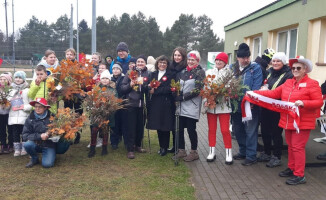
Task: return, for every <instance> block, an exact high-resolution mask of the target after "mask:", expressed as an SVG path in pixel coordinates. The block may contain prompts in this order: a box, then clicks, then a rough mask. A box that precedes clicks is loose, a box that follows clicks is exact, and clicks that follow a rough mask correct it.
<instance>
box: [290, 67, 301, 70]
mask: <svg viewBox="0 0 326 200" xmlns="http://www.w3.org/2000/svg"><path fill="white" fill-rule="evenodd" d="M301 69H302V67H292V71H294V70H297V71H300V70H301Z"/></svg>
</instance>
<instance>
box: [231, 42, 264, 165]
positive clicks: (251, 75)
mask: <svg viewBox="0 0 326 200" xmlns="http://www.w3.org/2000/svg"><path fill="white" fill-rule="evenodd" d="M237 60H238V62H236V63H235V64H232V65H231V66H230V67H231V69H232V70H233V72H234V73H235V76H236V77H238V78H241V79H242V81H243V84H244V85H246V86H248V88H249V90H259V89H260V87H261V85H262V82H263V74H262V70H261V67H260V65H259V64H257V63H255V62H251V61H250V50H249V46H248V45H247V44H245V43H242V44H240V45H239V49H238V51H237ZM241 100H242V98H241ZM240 105H241V101H240V102H239V107H238V109H237V111H236V112H235V113H232V128H233V132H234V133H235V135H236V138H237V141H238V144H239V153H238V154H236V155H235V156H234V157H233V159H234V160H244V162H242V165H244V166H249V165H252V164H254V163H256V162H257V158H256V154H257V150H256V148H257V137H258V124H259V108H258V107H257V106H255V105H252V107H251V109H252V120H250V121H248V122H246V123H242V116H241V108H240Z"/></svg>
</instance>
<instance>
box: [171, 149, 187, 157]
mask: <svg viewBox="0 0 326 200" xmlns="http://www.w3.org/2000/svg"><path fill="white" fill-rule="evenodd" d="M186 156H187V152H186V150H184V149H179V150H178V153H177V155H174V156H173V157H172V159H173V160H174V159H179V158H184V157H186Z"/></svg>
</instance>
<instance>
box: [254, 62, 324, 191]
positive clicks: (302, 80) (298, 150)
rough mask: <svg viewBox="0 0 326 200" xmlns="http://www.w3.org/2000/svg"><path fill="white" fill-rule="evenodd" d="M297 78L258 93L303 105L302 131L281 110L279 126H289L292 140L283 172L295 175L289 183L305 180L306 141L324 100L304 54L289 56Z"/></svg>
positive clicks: (289, 139) (300, 107)
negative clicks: (273, 88)
mask: <svg viewBox="0 0 326 200" xmlns="http://www.w3.org/2000/svg"><path fill="white" fill-rule="evenodd" d="M289 66H290V67H291V70H292V73H293V76H294V78H293V79H288V80H287V81H286V82H285V83H284V84H283V85H281V86H279V87H278V88H276V89H275V90H268V91H267V90H266V91H255V92H256V93H257V94H261V95H263V96H267V97H270V98H274V99H281V100H282V101H286V102H294V104H295V105H296V106H298V107H299V111H300V116H299V117H300V123H299V124H298V126H299V130H300V132H299V133H297V132H296V129H295V127H294V118H293V117H291V116H290V115H289V114H286V113H281V119H280V122H279V124H278V125H279V126H280V127H281V128H284V129H285V139H286V142H287V144H288V159H289V160H288V168H287V169H286V170H284V171H282V172H280V173H279V176H281V177H292V176H293V175H294V176H293V177H292V178H290V179H288V180H287V181H286V183H287V184H289V185H297V184H301V183H305V182H306V179H305V176H304V168H305V160H306V158H305V145H306V143H307V141H308V139H309V134H310V131H311V130H312V129H315V121H316V118H317V117H319V115H320V108H321V106H322V104H323V100H322V94H321V89H320V87H319V84H318V82H317V81H315V80H313V79H310V78H309V77H308V75H307V73H309V72H311V71H312V63H311V61H310V60H308V59H305V58H304V57H303V56H298V57H297V58H293V59H290V60H289Z"/></svg>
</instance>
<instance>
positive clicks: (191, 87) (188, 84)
mask: <svg viewBox="0 0 326 200" xmlns="http://www.w3.org/2000/svg"><path fill="white" fill-rule="evenodd" d="M199 61H200V54H199V52H198V51H190V52H189V53H188V55H187V64H188V66H187V67H186V68H185V69H183V70H182V71H181V72H180V73H178V74H177V80H178V81H180V86H181V92H180V95H179V96H177V97H176V98H175V101H176V102H178V107H177V108H176V112H178V113H179V115H180V118H179V137H180V138H179V151H178V153H177V155H175V157H174V158H176V157H177V158H184V159H183V160H184V161H186V162H190V161H194V160H197V159H199V155H198V152H197V146H198V136H197V131H196V123H197V122H198V120H199V116H200V109H201V103H202V102H201V101H202V99H201V97H200V96H199V93H200V90H201V89H202V87H203V80H204V78H205V71H204V70H203V68H202V67H201V66H200V65H199ZM185 128H187V131H188V135H189V138H190V143H191V151H190V153H189V155H187V153H186V151H185V139H184V129H185Z"/></svg>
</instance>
